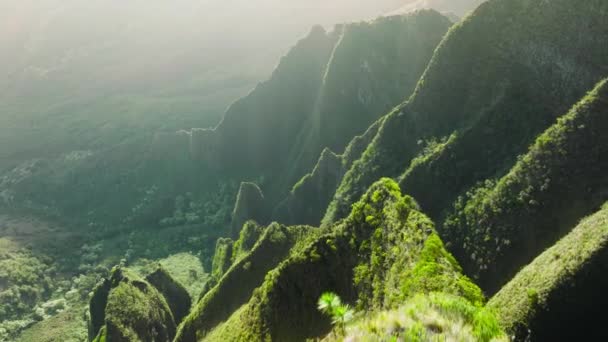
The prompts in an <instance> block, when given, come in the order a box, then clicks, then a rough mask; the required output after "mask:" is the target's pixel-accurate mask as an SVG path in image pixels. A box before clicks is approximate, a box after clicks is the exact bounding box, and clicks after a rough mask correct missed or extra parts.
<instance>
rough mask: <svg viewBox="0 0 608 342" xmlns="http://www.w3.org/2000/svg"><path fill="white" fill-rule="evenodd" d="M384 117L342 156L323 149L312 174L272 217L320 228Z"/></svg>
mask: <svg viewBox="0 0 608 342" xmlns="http://www.w3.org/2000/svg"><path fill="white" fill-rule="evenodd" d="M381 122H382V118H381V119H379V120H378V121H376V122H375V123H374V124H373V125H371V126H370V127H369V128H368V129H367V131H365V133H364V134H363V135H360V136H356V137H355V138H354V139H353V140H352V141H351V142H350V143H349V144H348V146H347V147H346V150H345V151H344V153H343V154H342V155H336V154H335V153H333V152H332V151H330V150H329V149H325V150H323V152H322V153H321V157H320V158H319V160H318V161H317V164H316V165H315V167H314V169H313V170H312V172H311V173H308V174H306V175H305V176H304V177H302V179H300V180H299V181H298V182H297V183H296V184H295V185H294V187H293V189H292V190H291V191H290V192H289V195H288V196H287V197H286V198H285V199H284V200H283V201H282V202H280V203H279V204H278V205H277V206H276V207H275V208H274V211H273V213H272V218H273V219H274V220H277V221H279V222H283V223H285V224H309V225H314V226H318V225H319V223H320V222H321V218H322V217H323V213H324V212H325V209H326V208H327V205H328V204H329V201H330V200H331V198H332V197H333V195H334V193H335V191H336V189H337V188H338V185H339V184H340V181H341V180H342V178H343V177H344V174H345V173H346V171H347V170H348V169H349V168H350V167H351V166H352V164H353V163H354V161H355V160H357V159H358V158H360V157H361V154H362V153H363V151H364V150H365V148H366V147H367V145H369V143H370V142H371V140H372V138H373V137H374V136H375V135H376V133H377V132H378V128H379V127H380V124H381Z"/></svg>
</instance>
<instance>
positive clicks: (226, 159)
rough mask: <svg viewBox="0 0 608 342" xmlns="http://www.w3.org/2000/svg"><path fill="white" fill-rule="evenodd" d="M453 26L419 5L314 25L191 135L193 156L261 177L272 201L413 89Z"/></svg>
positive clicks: (227, 169)
mask: <svg viewBox="0 0 608 342" xmlns="http://www.w3.org/2000/svg"><path fill="white" fill-rule="evenodd" d="M451 24H452V23H451V22H450V21H449V20H448V19H447V18H445V17H443V16H441V15H440V14H438V13H437V12H434V11H421V12H417V13H414V14H411V15H409V16H395V17H388V18H381V19H377V20H375V21H373V22H370V23H355V24H347V25H340V26H337V27H336V28H335V30H334V31H332V32H330V33H326V32H325V31H324V30H323V29H321V28H319V27H317V28H315V29H314V30H313V31H312V32H311V33H310V35H309V36H308V37H307V38H305V39H303V40H302V41H300V42H299V43H298V44H297V45H296V47H294V48H293V49H292V51H291V52H290V53H289V54H288V55H287V56H286V57H284V58H283V59H282V60H281V63H280V64H279V66H278V67H277V69H276V70H275V72H274V73H273V75H272V77H271V78H270V79H269V80H268V81H266V82H264V83H262V84H260V85H259V86H258V87H257V88H256V89H255V90H254V91H253V92H252V93H251V94H250V95H249V96H247V97H245V98H243V99H241V100H239V101H237V102H236V103H235V104H234V105H233V106H231V108H230V109H229V110H228V112H227V113H226V114H225V116H224V118H223V120H222V122H221V123H220V124H219V125H218V126H217V127H216V128H215V129H212V130H194V131H192V139H193V148H194V150H195V151H196V152H195V154H196V155H197V156H198V157H199V158H201V159H203V160H205V161H206V162H207V163H208V164H209V165H213V166H214V167H217V168H219V169H221V170H224V171H226V172H230V173H235V172H236V173H237V174H239V175H241V176H245V177H249V178H256V177H260V176H263V177H264V182H263V184H260V185H261V186H262V188H263V189H265V193H267V194H269V195H270V197H271V198H274V199H275V200H276V196H277V195H279V196H283V195H284V193H285V192H286V191H288V189H289V188H290V187H291V185H292V184H294V183H295V181H297V179H298V178H299V177H301V176H302V174H304V173H305V172H306V170H310V168H311V167H312V166H313V165H314V162H315V160H316V158H318V156H319V154H320V153H321V151H322V150H323V149H324V148H325V147H330V148H331V149H332V150H333V151H337V152H341V151H342V150H343V149H344V148H345V147H346V145H347V144H348V142H349V141H350V140H351V139H352V138H353V137H354V136H356V135H358V134H362V133H363V132H365V130H366V129H367V127H368V126H369V125H370V124H371V123H373V122H374V121H376V120H377V119H378V118H379V117H380V116H381V115H382V114H384V113H386V111H388V110H389V109H390V108H392V107H393V106H395V105H397V104H398V103H400V102H401V101H403V99H404V98H406V97H407V96H409V94H411V92H412V91H413V89H414V87H415V85H416V82H417V81H418V78H419V77H420V75H421V74H422V72H423V71H424V69H425V67H426V65H427V63H428V61H429V59H430V58H431V56H432V53H433V51H434V50H435V48H436V46H437V44H438V43H439V41H440V40H441V38H442V37H443V35H444V34H445V33H446V32H447V30H448V28H449V27H450V26H451Z"/></svg>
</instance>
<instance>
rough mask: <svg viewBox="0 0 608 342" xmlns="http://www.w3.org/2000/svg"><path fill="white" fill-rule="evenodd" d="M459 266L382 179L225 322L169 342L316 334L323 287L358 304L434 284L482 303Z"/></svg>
mask: <svg viewBox="0 0 608 342" xmlns="http://www.w3.org/2000/svg"><path fill="white" fill-rule="evenodd" d="M460 272H461V269H460V266H459V265H458V263H457V262H456V260H455V259H454V258H453V257H452V256H451V255H450V254H449V253H448V252H447V251H446V250H445V249H444V247H443V243H442V242H441V239H440V238H439V237H438V236H437V234H436V233H435V231H434V226H433V223H432V222H431V221H430V220H429V219H428V218H427V217H426V216H424V214H422V213H421V212H419V211H418V207H417V205H416V203H415V201H414V200H413V199H412V198H411V197H409V196H402V195H401V193H400V192H399V188H398V186H397V184H396V183H395V182H394V181H392V180H389V179H383V180H381V181H378V182H377V183H376V184H374V186H372V187H371V188H370V189H369V190H368V192H367V193H366V194H365V195H364V196H363V197H362V199H361V201H359V202H358V203H357V204H356V205H354V207H353V211H352V214H351V215H350V216H349V217H348V218H347V219H346V220H344V221H343V222H341V223H339V224H337V225H336V226H334V227H332V229H331V230H330V231H328V232H327V233H324V234H323V235H321V236H319V237H317V238H316V239H314V240H313V241H312V242H311V243H309V244H307V245H306V246H305V247H304V248H302V249H300V250H297V251H294V252H293V253H292V254H291V255H290V256H289V257H288V258H287V259H286V260H285V261H283V262H282V263H281V264H280V265H279V266H278V267H277V268H275V269H274V270H272V271H271V272H270V273H269V274H268V275H267V277H266V279H265V280H264V283H263V284H262V285H261V286H260V287H258V289H256V291H254V293H253V296H252V297H251V299H250V300H249V302H248V303H247V304H246V305H244V306H242V307H241V308H240V309H238V310H236V311H235V312H234V313H233V314H232V316H231V317H230V318H229V319H228V320H227V321H225V323H223V324H220V325H219V326H217V327H216V328H215V329H213V330H211V331H210V332H209V330H198V331H196V334H194V333H192V332H190V333H188V334H185V333H184V328H185V326H181V327H180V329H179V332H178V336H177V338H176V341H180V342H185V341H194V339H193V337H194V336H196V337H197V339H198V340H201V339H202V340H207V341H228V340H229V341H237V340H238V341H240V340H242V341H245V340H246V341H264V340H268V339H270V340H278V341H301V340H302V341H303V340H305V339H306V338H311V337H318V336H320V335H322V334H324V333H327V332H328V330H329V325H328V323H329V322H328V321H327V320H326V319H324V318H323V317H322V316H320V313H319V312H318V311H317V310H316V301H317V299H318V298H319V296H320V295H321V293H322V292H324V291H328V290H331V291H335V292H337V293H338V294H340V295H341V296H342V298H344V299H345V300H346V301H348V302H350V303H355V302H356V303H357V306H358V308H360V309H362V310H372V308H377V309H381V308H392V307H394V306H396V305H399V304H400V303H401V302H402V301H403V300H405V299H407V298H409V297H411V296H413V295H415V294H417V293H429V292H435V291H440V292H445V293H449V294H453V295H459V296H462V297H463V298H465V300H468V301H470V303H473V304H474V305H481V304H482V303H483V301H484V298H483V295H482V293H481V290H480V289H479V288H478V287H477V286H476V285H475V284H473V283H472V282H471V281H470V280H469V279H468V278H466V277H465V276H463V275H462V274H461V273H460ZM197 314H198V313H197V312H196V311H195V312H193V313H192V314H191V315H192V317H191V318H189V319H187V321H188V320H190V319H195V318H196V317H197ZM207 332H209V334H208V335H207Z"/></svg>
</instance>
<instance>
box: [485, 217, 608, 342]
mask: <svg viewBox="0 0 608 342" xmlns="http://www.w3.org/2000/svg"><path fill="white" fill-rule="evenodd" d="M607 246H608V206H604V208H603V209H602V210H601V211H599V212H597V213H596V214H594V215H592V216H590V217H588V218H586V219H584V220H583V221H582V222H581V223H580V224H579V225H578V226H577V227H576V228H574V229H573V230H572V231H571V232H570V233H569V234H568V235H566V236H565V237H564V238H563V239H561V240H560V241H559V242H558V243H556V244H555V245H554V246H553V247H551V248H549V249H547V250H546V251H544V252H543V253H542V254H541V255H540V256H538V257H537V258H536V259H534V261H533V262H532V263H530V264H529V265H527V266H526V267H524V268H523V269H522V270H521V271H520V272H519V273H517V275H516V276H515V277H514V278H513V280H511V281H510V282H509V283H508V284H507V285H505V286H504V287H503V288H502V289H501V290H500V291H499V292H498V293H497V294H496V295H495V296H494V297H493V298H492V299H491V300H490V302H489V303H488V306H490V307H492V308H494V309H495V310H496V312H497V314H498V315H499V317H500V320H501V324H502V325H503V326H504V327H505V328H506V329H507V330H508V331H509V332H510V333H511V334H513V335H514V336H516V338H517V340H522V341H523V340H524V339H525V340H527V341H552V340H553V341H555V340H562V341H563V340H573V339H578V338H581V336H585V337H591V336H593V338H595V339H598V340H604V339H606V337H607V336H608V334H607V332H606V329H605V327H604V317H605V316H604V314H603V308H604V305H606V303H608V296H606V294H605V289H606V286H607V285H608V277H606V262H607V258H608V248H607Z"/></svg>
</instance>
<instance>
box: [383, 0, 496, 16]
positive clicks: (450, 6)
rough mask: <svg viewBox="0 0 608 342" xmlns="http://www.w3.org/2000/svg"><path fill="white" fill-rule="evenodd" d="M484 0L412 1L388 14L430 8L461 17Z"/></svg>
mask: <svg viewBox="0 0 608 342" xmlns="http://www.w3.org/2000/svg"><path fill="white" fill-rule="evenodd" d="M484 1H485V0H412V1H406V2H407V4H406V5H404V6H402V7H400V8H399V9H397V10H395V11H392V12H390V14H402V13H409V12H412V11H415V10H419V9H426V8H432V9H435V10H437V11H440V12H447V13H454V14H456V15H458V16H463V15H465V14H467V13H468V12H470V11H472V10H474V9H475V8H476V7H477V6H479V5H480V4H481V3H482V2H484Z"/></svg>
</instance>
